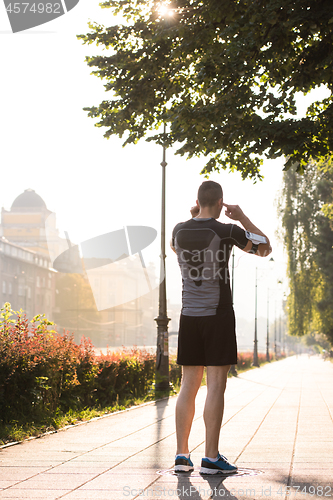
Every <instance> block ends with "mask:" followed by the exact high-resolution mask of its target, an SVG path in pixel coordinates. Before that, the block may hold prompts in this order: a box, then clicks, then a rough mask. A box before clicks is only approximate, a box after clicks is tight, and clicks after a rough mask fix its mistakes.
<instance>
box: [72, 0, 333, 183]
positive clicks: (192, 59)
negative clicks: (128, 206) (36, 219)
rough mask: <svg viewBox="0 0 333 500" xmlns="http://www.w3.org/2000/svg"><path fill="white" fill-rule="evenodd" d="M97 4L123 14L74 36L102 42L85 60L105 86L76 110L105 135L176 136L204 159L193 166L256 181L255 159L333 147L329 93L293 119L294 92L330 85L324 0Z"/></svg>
mask: <svg viewBox="0 0 333 500" xmlns="http://www.w3.org/2000/svg"><path fill="white" fill-rule="evenodd" d="M101 6H102V8H111V9H113V10H114V13H115V14H118V13H121V14H122V15H123V16H124V17H125V18H126V19H127V24H124V25H116V26H111V27H105V26H103V25H100V24H97V23H89V27H90V29H91V32H90V33H88V34H86V35H78V38H79V39H81V40H82V41H83V42H84V43H85V44H92V43H96V44H97V46H103V47H104V48H106V49H111V51H110V54H109V55H96V56H93V57H86V61H87V63H88V65H89V66H90V67H91V68H96V69H95V70H94V71H92V74H94V75H96V76H98V77H100V78H101V79H102V80H104V81H105V89H106V91H107V92H109V93H110V99H109V100H104V101H103V102H102V103H101V104H100V105H99V106H93V107H89V108H84V109H85V110H86V111H89V116H90V117H92V118H98V119H99V121H98V122H97V123H96V126H98V127H106V128H107V130H106V132H105V134H104V136H105V137H106V138H109V137H110V136H111V135H113V134H115V135H118V136H119V137H123V135H125V137H126V140H125V142H124V145H126V144H128V143H136V142H137V141H138V140H139V139H141V138H143V137H147V140H151V141H154V142H156V143H158V144H161V143H164V144H165V145H167V146H170V145H173V144H178V145H179V147H178V149H177V153H178V154H181V155H185V156H187V157H188V158H191V157H193V156H200V155H204V156H206V157H207V159H208V161H207V163H206V165H205V167H204V169H203V171H202V173H206V174H208V173H209V172H211V171H213V170H219V169H221V168H223V169H230V170H238V171H240V172H241V173H242V177H243V178H246V177H252V178H254V179H257V178H260V177H261V176H260V165H261V164H262V161H263V160H262V157H267V158H277V157H280V156H282V155H286V156H287V157H288V161H287V162H286V167H287V168H289V167H290V166H291V165H292V164H295V163H297V165H298V171H302V170H303V169H304V167H305V166H306V164H307V163H308V162H309V160H310V158H311V157H313V158H322V157H324V156H326V155H327V154H329V152H330V151H332V150H333V104H332V102H333V100H332V93H331V94H330V97H328V98H325V99H323V100H321V101H318V102H316V103H314V104H313V105H311V106H309V108H308V110H307V115H306V117H305V118H302V119H296V118H295V116H294V115H295V114H296V106H295V94H296V92H303V93H304V94H306V93H307V92H309V91H310V90H311V89H314V88H315V87H317V86H319V85H321V84H325V85H326V86H327V88H328V89H329V90H330V91H332V85H333V76H332V64H333V51H332V42H333V3H332V1H331V0H254V1H252V0H251V1H248V0H224V1H223V2H222V1H217V0H205V1H204V0H172V1H171V2H167V7H168V9H166V10H165V11H164V12H163V11H162V10H161V2H160V1H157V0H134V1H133V0H108V1H105V2H104V3H102V4H101ZM163 123H165V124H167V125H168V127H167V133H166V134H165V135H164V134H163V133H161V132H159V131H158V129H159V128H160V126H161V125H162V124H163ZM156 130H157V132H156ZM152 131H155V132H153V133H152Z"/></svg>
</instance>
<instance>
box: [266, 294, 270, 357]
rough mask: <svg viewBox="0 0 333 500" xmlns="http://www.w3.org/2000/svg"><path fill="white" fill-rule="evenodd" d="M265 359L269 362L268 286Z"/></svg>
mask: <svg viewBox="0 0 333 500" xmlns="http://www.w3.org/2000/svg"><path fill="white" fill-rule="evenodd" d="M266 361H268V362H270V358H269V288H268V289H267V335H266Z"/></svg>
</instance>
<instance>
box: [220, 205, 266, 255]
mask: <svg viewBox="0 0 333 500" xmlns="http://www.w3.org/2000/svg"><path fill="white" fill-rule="evenodd" d="M223 205H224V206H225V207H226V211H225V214H226V216H227V217H229V219H232V220H238V221H239V222H240V223H241V224H242V226H243V228H244V229H245V230H246V231H249V232H250V233H254V234H257V235H259V236H263V237H264V238H266V240H267V243H259V245H258V250H257V251H256V253H255V255H259V256H260V257H266V256H267V255H269V254H270V253H271V252H272V247H271V245H270V242H269V239H268V237H267V236H266V234H264V233H263V232H262V231H260V229H259V228H257V226H255V225H254V224H253V223H252V222H251V221H250V219H249V218H248V217H246V215H245V214H244V212H243V210H242V209H241V208H240V207H239V206H238V205H227V204H226V203H223ZM252 247H253V243H252V241H251V240H249V241H248V243H247V245H246V247H245V248H244V249H243V251H244V252H250V251H251V250H252Z"/></svg>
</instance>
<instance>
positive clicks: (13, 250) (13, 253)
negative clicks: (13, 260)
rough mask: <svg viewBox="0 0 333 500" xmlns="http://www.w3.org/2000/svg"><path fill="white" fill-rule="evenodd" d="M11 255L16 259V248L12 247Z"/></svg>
mask: <svg viewBox="0 0 333 500" xmlns="http://www.w3.org/2000/svg"><path fill="white" fill-rule="evenodd" d="M12 255H13V256H14V257H16V255H17V248H15V247H12Z"/></svg>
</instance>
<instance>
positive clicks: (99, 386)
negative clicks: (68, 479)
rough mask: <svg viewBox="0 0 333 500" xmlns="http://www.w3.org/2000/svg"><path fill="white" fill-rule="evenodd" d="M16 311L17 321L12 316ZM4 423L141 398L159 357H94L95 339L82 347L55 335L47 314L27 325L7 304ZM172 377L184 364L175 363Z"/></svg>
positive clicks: (2, 329) (0, 386) (1, 389)
mask: <svg viewBox="0 0 333 500" xmlns="http://www.w3.org/2000/svg"><path fill="white" fill-rule="evenodd" d="M14 315H16V318H15V319H12V317H13V316H14ZM0 318H1V319H0V408H1V411H0V421H2V422H3V423H8V422H13V421H35V420H41V419H43V418H44V417H47V416H52V415H54V414H55V413H56V412H57V411H59V410H60V411H64V412H66V411H68V410H69V409H75V410H76V409H77V410H80V409H83V408H86V407H105V406H109V405H112V403H114V402H116V401H117V402H119V401H123V400H125V399H130V398H140V397H143V396H145V395H146V394H147V392H148V389H149V388H150V387H151V385H152V384H153V382H154V377H155V355H154V354H151V353H149V352H148V351H142V350H138V349H136V348H133V349H123V350H122V351H121V352H111V351H107V354H106V355H103V354H100V355H99V356H96V355H95V352H94V346H93V345H92V343H91V341H90V340H89V339H86V338H84V337H83V338H82V340H81V343H80V345H77V344H76V343H75V342H74V338H73V335H70V334H69V333H68V332H64V333H63V334H59V333H57V332H56V331H55V330H53V329H49V327H52V326H53V325H54V323H52V322H51V321H48V320H47V319H46V318H45V315H38V316H35V317H34V318H33V320H32V321H31V322H30V323H29V321H28V320H27V318H26V316H25V315H24V314H23V312H22V311H20V312H17V311H13V310H12V309H11V306H10V304H9V303H6V304H5V305H4V307H3V308H2V309H1V316H0ZM171 375H172V376H171V377H170V378H171V381H172V382H175V381H176V380H177V376H178V379H179V377H180V367H178V366H177V365H175V363H174V362H171Z"/></svg>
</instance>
